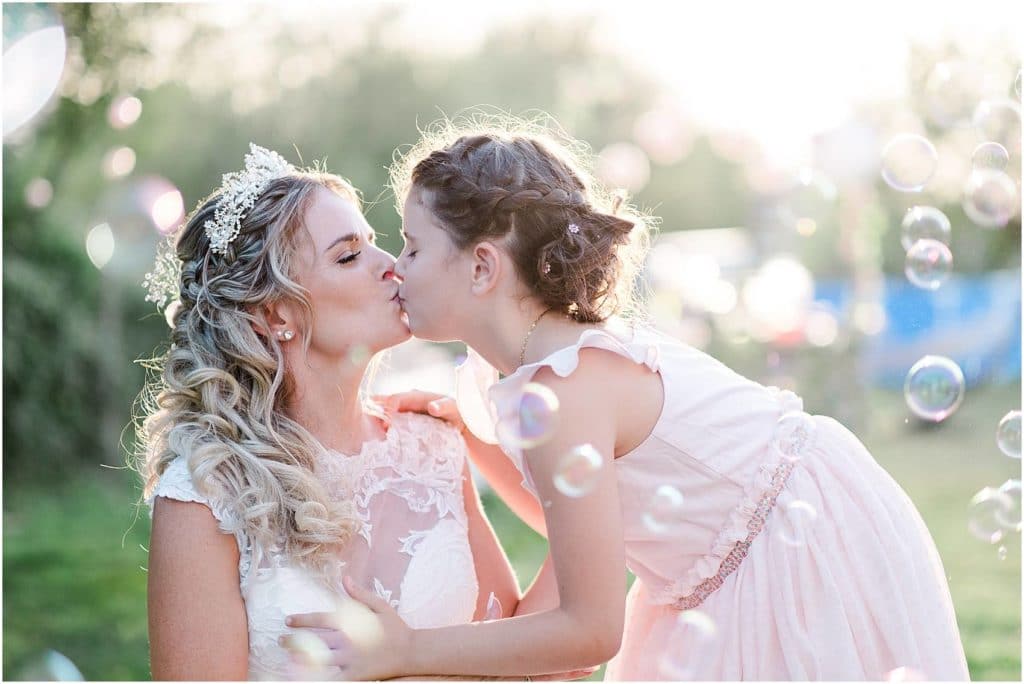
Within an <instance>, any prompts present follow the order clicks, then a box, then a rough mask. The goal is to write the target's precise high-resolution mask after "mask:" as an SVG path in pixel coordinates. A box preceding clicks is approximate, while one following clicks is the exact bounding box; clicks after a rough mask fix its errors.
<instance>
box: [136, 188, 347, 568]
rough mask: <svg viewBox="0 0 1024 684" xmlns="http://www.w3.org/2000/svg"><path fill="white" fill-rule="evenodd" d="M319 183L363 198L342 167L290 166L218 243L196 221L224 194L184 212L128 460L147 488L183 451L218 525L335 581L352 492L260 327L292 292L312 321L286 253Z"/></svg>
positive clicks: (292, 249)
mask: <svg viewBox="0 0 1024 684" xmlns="http://www.w3.org/2000/svg"><path fill="white" fill-rule="evenodd" d="M321 187H322V188H326V189H327V190H330V191H332V192H335V193H337V194H338V195H340V196H342V197H345V198H346V199H348V200H351V201H352V202H354V203H355V204H356V206H360V201H359V195H358V193H357V191H356V190H355V189H354V188H353V187H352V185H351V184H349V183H348V182H346V181H345V180H344V179H342V178H340V177H338V176H336V175H333V174H328V173H325V172H321V171H316V170H308V171H298V170H296V171H293V172H291V173H289V174H288V175H286V176H284V177H281V178H277V179H276V180H273V181H271V182H270V183H269V184H268V185H267V186H266V188H265V189H264V190H263V192H262V193H261V194H260V196H259V198H258V199H257V200H256V203H255V204H254V205H253V206H252V208H251V209H249V210H247V211H246V213H245V215H244V217H243V218H242V220H241V226H240V231H239V233H238V236H237V237H236V238H234V239H233V240H232V241H231V242H230V244H229V245H228V246H227V249H226V251H225V252H224V253H222V254H217V253H215V252H214V251H211V249H210V240H209V237H208V235H207V231H206V230H205V228H204V224H205V223H206V222H207V221H209V220H211V219H213V218H214V214H215V211H216V209H217V205H218V200H219V199H220V197H221V195H220V193H219V192H215V193H214V194H213V195H211V196H209V197H207V198H206V199H205V200H203V201H202V202H201V203H200V205H199V207H198V208H197V209H196V210H195V212H193V213H192V215H191V216H190V217H189V218H188V219H187V221H186V223H185V225H184V227H183V228H182V229H181V231H180V232H179V234H178V236H177V238H176V240H175V243H174V252H175V257H176V259H177V260H178V261H179V262H180V272H181V275H180V278H178V283H177V287H176V290H177V291H176V292H175V294H176V296H177V301H176V302H174V303H173V304H172V305H171V308H170V309H169V310H168V322H169V323H170V325H171V328H172V331H171V336H170V342H171V345H170V349H169V351H168V352H167V353H166V354H165V355H164V356H162V357H160V358H158V359H153V360H151V363H150V364H149V368H150V370H151V373H150V378H149V380H148V382H147V384H146V387H145V388H144V389H143V392H142V395H141V396H140V400H141V405H142V407H143V411H142V413H143V416H144V420H143V421H142V424H141V426H140V429H139V433H138V439H137V448H136V451H135V462H134V464H133V465H134V467H135V468H136V469H137V470H138V471H139V472H140V473H141V475H142V478H143V480H144V483H145V492H144V496H147V497H148V496H149V495H150V494H151V493H152V491H153V489H154V487H155V486H156V483H157V481H158V480H159V479H160V476H161V475H162V474H163V472H164V471H165V470H166V469H167V466H168V465H169V464H170V463H171V462H172V461H173V460H174V459H175V458H178V457H179V456H180V457H182V458H185V459H186V460H187V463H188V469H189V471H190V472H191V474H192V479H193V481H194V483H195V485H196V487H197V488H198V489H199V490H200V491H201V493H203V494H204V495H207V496H209V497H211V498H212V499H213V500H214V501H216V502H217V503H218V505H219V506H220V507H221V508H222V510H225V511H226V512H227V513H228V515H226V516H224V517H225V521H222V524H221V529H222V530H223V531H225V532H230V533H236V534H237V533H239V532H240V533H242V534H244V535H245V537H247V538H248V539H249V540H251V542H252V544H253V551H254V552H255V554H256V556H255V557H256V558H257V559H258V558H259V557H260V554H262V553H266V552H267V551H269V550H270V549H271V548H275V550H277V551H279V552H282V551H283V553H284V554H285V555H286V556H287V557H289V558H291V559H293V560H296V561H298V562H300V563H302V564H304V565H306V566H307V567H309V568H310V569H312V570H314V571H315V572H317V573H318V574H320V576H321V577H323V578H324V579H326V580H328V581H337V579H338V577H337V572H336V571H337V569H338V565H339V564H338V563H336V562H335V563H331V562H330V561H331V556H332V553H334V552H336V551H337V550H338V549H339V548H340V546H342V545H343V544H344V543H345V542H346V541H347V540H348V539H349V538H350V537H351V535H352V533H353V531H354V530H355V529H356V524H357V523H356V518H355V512H354V509H353V507H352V504H351V502H337V501H332V499H331V497H330V496H329V495H328V493H327V491H326V490H325V488H324V486H323V484H322V483H321V482H320V480H319V479H318V478H317V476H316V474H315V472H314V463H315V458H316V455H317V453H318V452H320V451H321V450H322V449H323V447H322V446H321V445H320V444H319V442H318V441H317V440H316V438H315V437H313V435H312V434H310V432H309V431H308V430H306V429H305V428H304V427H302V426H301V425H299V424H298V423H297V422H296V421H294V420H292V419H290V418H289V417H288V416H287V415H286V414H285V412H284V406H285V404H286V402H287V400H288V397H289V395H290V394H291V393H292V392H293V391H294V388H293V387H292V386H291V381H290V379H289V376H287V375H286V373H285V364H284V360H283V355H282V351H281V346H280V342H279V341H278V340H277V339H276V338H275V336H274V335H269V334H259V333H257V330H262V331H268V330H269V329H270V326H269V325H268V324H267V321H266V320H265V315H264V311H265V307H266V306H267V305H271V304H273V303H275V302H281V301H292V302H295V303H298V304H299V308H300V309H301V310H302V311H303V312H304V320H302V321H300V323H299V326H300V328H304V329H308V326H309V323H310V321H311V320H312V314H311V311H312V310H311V308H310V302H309V299H308V297H307V293H306V291H305V290H304V288H302V287H301V286H300V285H299V284H298V283H297V282H296V281H295V279H294V276H295V274H294V271H293V265H294V263H295V260H294V255H295V253H296V249H297V246H298V237H299V232H300V228H301V227H302V223H303V218H304V216H305V213H306V209H307V208H308V206H309V205H310V203H311V201H312V199H313V197H314V194H315V191H316V190H317V188H321ZM300 339H305V340H307V341H308V339H309V336H308V335H302V336H301V338H300ZM307 344H308V342H307Z"/></svg>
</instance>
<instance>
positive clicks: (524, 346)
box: [519, 309, 551, 368]
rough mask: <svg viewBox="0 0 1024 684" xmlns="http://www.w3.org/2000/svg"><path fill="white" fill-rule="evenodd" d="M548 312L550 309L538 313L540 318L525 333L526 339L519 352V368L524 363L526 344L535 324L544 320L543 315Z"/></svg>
mask: <svg viewBox="0 0 1024 684" xmlns="http://www.w3.org/2000/svg"><path fill="white" fill-rule="evenodd" d="M548 311H551V309H545V310H544V311H542V312H541V313H540V316H537V318H536V319H535V320H534V321H533V325H531V326H530V329H529V330H528V331H526V337H524V338H523V346H522V348H521V349H520V350H519V367H520V368H522V366H523V364H524V363H526V343H527V342H529V341H530V335H532V334H533V331H534V329H535V328H536V327H537V324H538V323H540V319H542V318H544V314H546V313H547V312H548Z"/></svg>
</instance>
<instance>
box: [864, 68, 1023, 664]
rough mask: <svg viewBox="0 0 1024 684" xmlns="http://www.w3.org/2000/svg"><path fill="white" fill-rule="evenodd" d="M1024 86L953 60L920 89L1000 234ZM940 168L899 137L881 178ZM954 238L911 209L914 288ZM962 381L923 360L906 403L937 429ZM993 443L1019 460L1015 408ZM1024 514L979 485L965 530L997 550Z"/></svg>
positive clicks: (1015, 492) (908, 229)
mask: <svg viewBox="0 0 1024 684" xmlns="http://www.w3.org/2000/svg"><path fill="white" fill-rule="evenodd" d="M1020 82H1021V73H1020V72H1019V71H1018V73H1017V77H1016V81H1015V82H1014V86H1013V87H1014V91H1015V93H1016V97H1017V99H1016V100H1013V99H1011V98H1009V97H993V96H991V94H990V92H991V88H989V84H988V83H987V81H986V74H985V73H983V72H982V71H981V70H980V69H979V67H977V66H976V65H972V64H970V63H968V62H965V61H959V60H953V61H949V62H942V63H939V64H938V65H936V67H935V68H934V70H933V71H932V73H931V75H930V77H929V78H928V81H927V83H926V84H925V109H926V114H927V116H928V118H929V119H930V120H931V122H932V123H933V124H935V125H936V126H938V127H939V128H943V129H954V128H963V129H967V128H973V129H974V131H975V134H976V135H977V138H978V140H979V141H980V142H979V143H978V144H977V146H976V147H975V148H974V151H973V153H972V154H971V159H970V171H969V174H968V176H967V178H966V180H965V181H964V186H963V194H962V199H961V206H962V208H963V211H964V214H965V216H966V217H967V218H968V219H969V220H970V221H971V222H972V223H973V224H974V225H976V226H978V227H980V228H983V229H990V230H991V229H1001V228H1003V227H1005V226H1006V225H1007V223H1009V221H1010V220H1011V219H1012V218H1013V217H1014V216H1015V215H1016V214H1017V213H1018V211H1019V210H1020V193H1019V188H1018V184H1017V182H1016V181H1015V180H1014V179H1013V178H1012V177H1011V176H1010V175H1009V174H1008V169H1009V167H1010V158H1011V151H1019V150H1020V149H1021V107H1020V96H1021V86H1020ZM938 161H939V158H938V153H937V152H936V150H935V146H934V145H933V144H932V143H931V142H930V141H929V140H928V139H926V138H925V137H923V136H920V135H916V134H912V133H905V134H901V135H897V136H896V137H894V138H893V139H892V140H891V141H889V143H888V144H887V145H886V146H885V148H884V149H883V150H882V168H881V174H882V179H883V180H884V181H885V183H886V184H888V185H889V186H890V187H891V188H893V189H894V190H897V191H900V192H905V193H916V192H920V191H922V190H923V189H924V188H925V187H926V186H927V185H928V183H929V181H930V180H931V179H932V177H933V176H934V175H935V171H936V168H937V165H938ZM950 235H951V225H950V221H949V218H948V217H947V216H946V215H945V214H944V213H943V212H942V211H940V210H939V209H936V208H935V207H930V206H914V207H911V208H910V209H909V210H907V213H906V215H905V216H904V218H903V222H902V225H901V232H900V240H901V243H902V246H903V249H904V250H905V251H906V262H905V273H906V276H907V280H908V281H909V282H910V283H912V284H913V285H915V286H916V287H919V288H921V289H923V290H931V291H934V290H937V289H939V288H940V287H941V286H942V284H943V283H944V282H945V281H946V280H947V278H948V277H949V275H950V272H951V271H952V267H953V253H952V251H951V250H950V247H949V245H950ZM964 384H965V383H964V374H963V372H962V371H961V369H960V367H959V366H958V365H957V364H956V362H954V361H953V360H952V359H949V358H946V357H944V356H938V355H927V356H924V357H923V358H921V359H920V360H919V361H917V363H915V364H914V365H913V366H912V367H911V368H910V370H909V372H908V373H907V377H906V381H905V383H904V396H905V399H906V403H907V406H908V407H909V408H910V410H911V411H912V412H913V413H914V414H915V415H917V416H918V417H920V418H922V419H924V420H929V421H933V422H940V421H943V420H945V419H946V418H948V417H949V416H950V415H952V414H953V413H954V412H956V410H957V409H958V408H959V407H960V405H961V403H962V402H963V398H964ZM995 441H996V445H997V446H998V448H999V450H1000V451H1001V452H1002V453H1004V454H1005V455H1006V456H1008V457H1010V458H1013V459H1020V411H1010V412H1009V413H1007V414H1006V415H1005V416H1004V417H1003V419H1002V420H1001V421H999V424H998V426H997V428H996V440H995ZM1020 508H1021V504H1020V480H1017V479H1009V480H1007V481H1006V482H1004V483H1003V484H1002V485H1001V486H999V487H985V488H983V489H982V490H981V491H979V492H978V493H977V494H975V496H974V497H973V498H972V499H971V501H970V504H969V506H968V522H967V528H968V531H969V532H970V534H971V535H972V536H974V537H976V538H977V539H980V540H982V541H985V542H988V543H991V544H997V543H999V542H1001V541H1002V540H1003V539H1004V538H1005V536H1006V535H1007V534H1008V533H1011V532H1020V530H1021V514H1020ZM1006 554H1007V551H1006V547H1005V546H1000V547H999V550H998V556H999V558H1000V559H1003V558H1005V557H1006ZM894 673H897V674H898V672H897V671H894ZM900 679H901V680H904V681H906V678H905V677H900ZM893 680H894V681H896V679H895V678H893Z"/></svg>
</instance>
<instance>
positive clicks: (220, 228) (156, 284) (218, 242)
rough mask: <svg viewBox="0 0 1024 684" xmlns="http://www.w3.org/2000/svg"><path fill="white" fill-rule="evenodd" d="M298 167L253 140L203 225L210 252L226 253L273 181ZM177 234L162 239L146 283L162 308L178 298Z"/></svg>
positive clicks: (224, 181) (152, 299) (151, 298)
mask: <svg viewBox="0 0 1024 684" xmlns="http://www.w3.org/2000/svg"><path fill="white" fill-rule="evenodd" d="M294 170H295V169H294V167H293V166H292V165H291V164H289V163H288V162H287V161H285V159H284V157H282V156H281V155H279V154H278V153H277V152H273V151H271V150H268V149H266V148H263V147H260V146H259V145H256V144H254V143H249V154H247V155H245V168H244V169H242V170H241V171H237V172H235V173H226V174H224V176H223V178H222V179H221V187H220V190H219V192H220V197H219V199H218V204H217V209H216V210H215V212H214V217H213V220H211V221H207V222H206V224H205V225H204V226H203V227H204V228H205V229H206V235H207V237H208V238H209V239H210V251H212V252H214V253H216V254H224V253H225V252H226V251H227V248H228V245H230V244H231V241H232V240H234V239H235V238H236V237H238V231H239V230H241V227H242V217H243V216H244V215H245V212H246V211H248V210H249V209H251V208H252V206H253V205H254V204H255V203H256V200H257V199H258V198H259V196H260V194H262V192H263V191H264V190H265V189H266V187H267V184H269V183H270V181H272V180H274V179H276V178H281V177H283V176H287V175H288V174H290V173H292V172H293V171H294ZM174 243H175V234H171V235H169V236H167V237H166V238H164V240H163V241H161V243H160V245H159V246H158V247H157V252H156V263H154V265H153V270H152V271H150V272H149V273H147V274H146V277H145V278H144V279H143V281H142V286H143V287H144V288H146V290H147V291H148V294H147V295H146V301H147V302H154V303H155V304H156V305H157V306H158V307H159V308H161V309H163V308H164V306H165V305H166V304H167V303H168V302H170V301H173V300H175V299H176V298H177V296H178V288H179V282H180V280H181V261H180V260H179V259H178V255H177V249H176V248H175V244H174Z"/></svg>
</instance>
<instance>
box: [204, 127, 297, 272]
mask: <svg viewBox="0 0 1024 684" xmlns="http://www.w3.org/2000/svg"><path fill="white" fill-rule="evenodd" d="M249 150H250V152H249V154H247V155H245V168H244V169H242V170H241V171H236V172H234V173H225V174H224V176H223V178H222V181H221V186H220V199H219V201H218V202H217V210H216V211H215V212H214V215H213V220H211V221H207V222H206V224H205V225H204V226H203V227H204V228H206V236H207V237H208V238H210V251H212V252H213V253H214V254H225V253H226V252H227V250H228V245H230V244H231V241H232V240H234V239H235V238H236V237H238V231H240V230H241V229H242V217H243V216H244V215H245V212H246V211H248V210H249V209H252V206H253V205H254V204H256V200H257V199H258V198H259V196H260V195H261V194H262V193H263V191H264V190H265V189H266V187H267V184H268V183H270V181H272V180H274V179H275V178H281V177H282V176H287V175H288V174H289V173H291V172H292V171H294V170H295V169H294V167H292V165H291V164H289V163H288V162H287V161H285V159H284V157H282V156H281V155H279V154H278V153H277V152H273V151H271V150H268V149H266V148H263V147H260V146H259V145H257V144H255V143H249Z"/></svg>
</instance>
